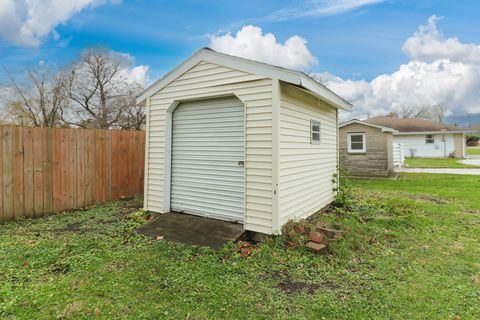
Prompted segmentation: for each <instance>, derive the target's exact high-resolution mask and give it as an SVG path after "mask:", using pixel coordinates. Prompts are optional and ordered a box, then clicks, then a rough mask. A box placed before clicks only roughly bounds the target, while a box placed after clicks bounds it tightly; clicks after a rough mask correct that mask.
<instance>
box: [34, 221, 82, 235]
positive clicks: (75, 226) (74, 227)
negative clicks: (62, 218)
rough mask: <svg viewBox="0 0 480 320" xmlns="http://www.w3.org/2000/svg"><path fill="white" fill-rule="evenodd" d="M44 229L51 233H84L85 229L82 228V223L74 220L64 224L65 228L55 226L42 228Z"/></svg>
mask: <svg viewBox="0 0 480 320" xmlns="http://www.w3.org/2000/svg"><path fill="white" fill-rule="evenodd" d="M37 231H38V230H37ZM44 231H49V232H53V233H64V232H78V233H84V232H85V231H86V230H85V229H82V225H81V224H80V223H79V222H74V223H70V224H68V225H66V226H65V228H57V229H52V230H44Z"/></svg>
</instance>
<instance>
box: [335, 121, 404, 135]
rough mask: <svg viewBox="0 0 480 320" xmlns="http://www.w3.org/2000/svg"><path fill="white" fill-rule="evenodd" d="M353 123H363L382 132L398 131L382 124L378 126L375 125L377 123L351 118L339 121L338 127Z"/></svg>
mask: <svg viewBox="0 0 480 320" xmlns="http://www.w3.org/2000/svg"><path fill="white" fill-rule="evenodd" d="M355 123H356V124H361V125H364V126H369V127H373V128H377V129H381V130H382V132H398V130H395V129H393V128H389V127H384V126H380V125H377V124H373V123H368V122H365V121H360V120H358V119H353V120H350V121H348V122H344V123H341V124H340V126H339V127H340V128H342V127H346V126H349V125H351V124H355Z"/></svg>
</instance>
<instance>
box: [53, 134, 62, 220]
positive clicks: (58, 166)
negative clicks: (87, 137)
mask: <svg viewBox="0 0 480 320" xmlns="http://www.w3.org/2000/svg"><path fill="white" fill-rule="evenodd" d="M52 130H53V131H52V136H53V172H52V176H53V210H54V211H55V212H58V211H62V209H63V206H62V193H63V192H62V132H63V131H62V129H52Z"/></svg>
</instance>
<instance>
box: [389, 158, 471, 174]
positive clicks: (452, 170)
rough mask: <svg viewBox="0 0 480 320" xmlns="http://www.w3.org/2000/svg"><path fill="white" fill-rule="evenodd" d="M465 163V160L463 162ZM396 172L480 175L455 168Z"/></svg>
mask: <svg viewBox="0 0 480 320" xmlns="http://www.w3.org/2000/svg"><path fill="white" fill-rule="evenodd" d="M465 161H466V160H465ZM395 171H396V172H412V173H443V174H469V175H480V168H478V169H469V168H465V169H457V168H398V169H396V170H395Z"/></svg>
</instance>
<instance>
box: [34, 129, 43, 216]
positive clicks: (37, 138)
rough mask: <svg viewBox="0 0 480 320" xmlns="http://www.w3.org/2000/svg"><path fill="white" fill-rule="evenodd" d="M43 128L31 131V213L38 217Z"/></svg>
mask: <svg viewBox="0 0 480 320" xmlns="http://www.w3.org/2000/svg"><path fill="white" fill-rule="evenodd" d="M43 131H44V129H43V128H35V129H33V212H34V216H35V217H38V216H41V215H42V214H43V197H44V190H43V187H44V185H43V167H44V164H43V159H44V154H43V153H44V150H43V142H44V135H43Z"/></svg>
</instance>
